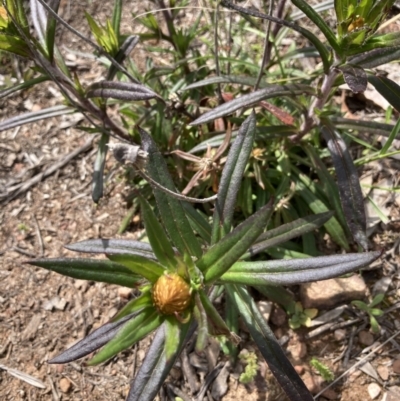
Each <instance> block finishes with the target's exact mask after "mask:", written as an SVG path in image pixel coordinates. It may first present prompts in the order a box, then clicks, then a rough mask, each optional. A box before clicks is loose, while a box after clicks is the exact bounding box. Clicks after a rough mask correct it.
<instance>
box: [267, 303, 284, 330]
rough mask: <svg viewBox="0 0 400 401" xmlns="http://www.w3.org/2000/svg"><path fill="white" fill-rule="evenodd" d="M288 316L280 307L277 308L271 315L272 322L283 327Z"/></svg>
mask: <svg viewBox="0 0 400 401" xmlns="http://www.w3.org/2000/svg"><path fill="white" fill-rule="evenodd" d="M286 319H287V315H286V313H285V311H284V310H283V309H282V308H281V307H280V306H275V308H274V309H273V311H272V313H271V322H272V323H273V324H274V325H275V326H278V327H279V326H283V325H284V324H285V323H286Z"/></svg>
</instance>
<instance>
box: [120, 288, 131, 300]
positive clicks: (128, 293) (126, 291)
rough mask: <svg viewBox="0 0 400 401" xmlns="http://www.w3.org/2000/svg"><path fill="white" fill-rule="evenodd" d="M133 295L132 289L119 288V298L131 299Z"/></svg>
mask: <svg viewBox="0 0 400 401" xmlns="http://www.w3.org/2000/svg"><path fill="white" fill-rule="evenodd" d="M131 294H132V288H128V287H118V296H120V297H121V298H123V299H129V298H130V296H131Z"/></svg>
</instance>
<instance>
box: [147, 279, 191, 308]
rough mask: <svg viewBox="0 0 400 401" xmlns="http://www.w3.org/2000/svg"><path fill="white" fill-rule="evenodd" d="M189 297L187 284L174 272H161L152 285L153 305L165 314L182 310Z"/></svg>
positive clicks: (186, 304) (185, 306)
mask: <svg viewBox="0 0 400 401" xmlns="http://www.w3.org/2000/svg"><path fill="white" fill-rule="evenodd" d="M191 299H192V296H191V292H190V286H189V284H188V283H187V282H186V281H185V280H184V279H183V278H182V277H181V276H179V275H178V274H176V273H168V274H163V275H162V276H160V278H159V279H158V280H157V281H156V283H155V284H154V286H153V302H154V305H155V307H156V308H157V309H158V311H159V312H161V313H163V314H165V315H173V314H175V313H180V312H183V311H184V310H185V309H186V308H187V307H188V306H189V304H190V302H191Z"/></svg>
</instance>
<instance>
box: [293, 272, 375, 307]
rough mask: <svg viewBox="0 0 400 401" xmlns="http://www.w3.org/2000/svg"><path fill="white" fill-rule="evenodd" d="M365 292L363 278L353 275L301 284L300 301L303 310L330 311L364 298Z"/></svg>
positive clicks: (365, 287)
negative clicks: (337, 306) (340, 305)
mask: <svg viewBox="0 0 400 401" xmlns="http://www.w3.org/2000/svg"><path fill="white" fill-rule="evenodd" d="M366 290H367V286H366V284H365V282H364V280H363V278H362V277H360V276H359V275H357V274H355V275H353V276H351V277H347V278H333V279H330V280H324V281H315V282H312V283H307V284H302V285H301V286H300V299H301V303H302V305H303V307H304V308H317V309H332V308H333V307H335V306H336V305H337V304H340V303H344V302H350V301H353V300H355V299H363V298H365V292H366Z"/></svg>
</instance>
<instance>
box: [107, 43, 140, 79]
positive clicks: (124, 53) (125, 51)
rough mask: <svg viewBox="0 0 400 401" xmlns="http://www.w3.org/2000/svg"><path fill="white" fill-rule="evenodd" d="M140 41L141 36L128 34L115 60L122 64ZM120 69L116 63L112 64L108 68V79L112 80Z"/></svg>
mask: <svg viewBox="0 0 400 401" xmlns="http://www.w3.org/2000/svg"><path fill="white" fill-rule="evenodd" d="M138 43H139V36H134V35H130V36H128V37H127V38H126V39H125V41H124V43H123V44H122V46H121V48H120V49H119V50H118V53H117V54H116V56H115V57H114V58H115V61H116V62H117V63H119V64H122V63H123V62H124V60H125V59H126V58H127V57H128V56H129V54H130V53H131V52H132V50H133V49H134V48H135V46H136V45H137V44H138ZM118 71H119V69H118V68H117V67H116V66H115V65H114V64H111V65H110V69H109V70H108V74H107V77H106V81H112V80H113V78H114V77H115V74H116V73H117V72H118Z"/></svg>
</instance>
